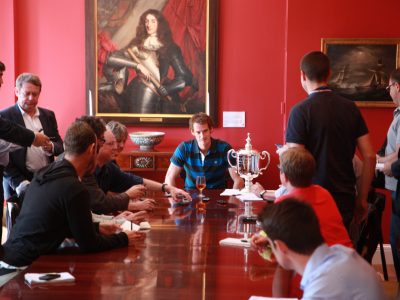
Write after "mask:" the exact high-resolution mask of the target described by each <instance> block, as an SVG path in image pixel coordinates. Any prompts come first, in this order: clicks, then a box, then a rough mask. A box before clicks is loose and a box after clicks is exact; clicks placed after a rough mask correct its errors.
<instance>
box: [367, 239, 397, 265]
mask: <svg viewBox="0 0 400 300" xmlns="http://www.w3.org/2000/svg"><path fill="white" fill-rule="evenodd" d="M383 250H384V253H385V259H386V264H387V265H393V256H392V248H391V247H390V244H383ZM372 264H373V265H380V264H382V261H381V252H380V246H379V245H378V248H376V251H375V254H374V257H373V258H372Z"/></svg>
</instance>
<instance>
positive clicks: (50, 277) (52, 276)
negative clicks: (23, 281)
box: [39, 273, 61, 281]
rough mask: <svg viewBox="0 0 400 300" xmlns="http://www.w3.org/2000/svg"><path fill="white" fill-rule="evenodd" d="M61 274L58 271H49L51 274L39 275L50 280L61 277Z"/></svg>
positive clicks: (45, 279)
mask: <svg viewBox="0 0 400 300" xmlns="http://www.w3.org/2000/svg"><path fill="white" fill-rule="evenodd" d="M60 277H61V275H60V274H58V273H49V274H45V275H42V276H40V277H39V279H40V280H44V281H50V280H54V279H57V278H60Z"/></svg>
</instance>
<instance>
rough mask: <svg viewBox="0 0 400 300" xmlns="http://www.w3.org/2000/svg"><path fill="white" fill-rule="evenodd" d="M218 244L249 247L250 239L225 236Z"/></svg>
mask: <svg viewBox="0 0 400 300" xmlns="http://www.w3.org/2000/svg"><path fill="white" fill-rule="evenodd" d="M219 244H220V245H222V246H235V247H244V248H249V247H250V246H251V245H250V240H248V239H236V238H226V239H223V240H220V241H219Z"/></svg>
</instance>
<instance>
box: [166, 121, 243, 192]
mask: <svg viewBox="0 0 400 300" xmlns="http://www.w3.org/2000/svg"><path fill="white" fill-rule="evenodd" d="M213 126H214V124H213V121H212V119H211V117H210V116H208V115H207V114H205V113H197V114H195V115H193V116H192V117H191V118H190V120H189V129H190V131H191V133H192V135H193V136H194V137H195V139H193V140H190V141H186V142H182V143H181V144H180V145H179V146H178V148H176V150H175V152H174V154H173V156H172V157H171V164H170V165H169V168H168V171H167V175H166V176H165V183H167V184H169V185H173V186H176V185H175V179H176V178H177V177H178V176H179V175H180V174H181V172H182V171H183V170H184V171H185V173H186V178H185V189H195V188H196V177H197V176H205V177H206V184H207V188H209V189H223V188H226V180H227V179H226V173H227V172H226V170H227V169H228V171H229V175H230V176H231V178H232V180H233V188H236V189H240V188H243V186H244V182H243V180H242V179H241V178H240V177H239V175H238V174H237V173H236V171H235V169H233V168H231V167H230V166H229V164H228V160H227V153H228V151H229V150H230V149H231V148H232V147H231V146H230V145H229V144H228V143H226V142H224V141H221V140H217V139H213V138H212V137H211V133H212V129H213Z"/></svg>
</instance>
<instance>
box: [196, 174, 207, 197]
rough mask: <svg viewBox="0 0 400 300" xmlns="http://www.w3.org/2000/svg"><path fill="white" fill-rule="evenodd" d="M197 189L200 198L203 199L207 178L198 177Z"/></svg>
mask: <svg viewBox="0 0 400 300" xmlns="http://www.w3.org/2000/svg"><path fill="white" fill-rule="evenodd" d="M196 188H197V189H198V190H199V191H200V194H199V198H203V197H204V195H203V190H204V189H205V188H206V177H205V176H197V177H196Z"/></svg>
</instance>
